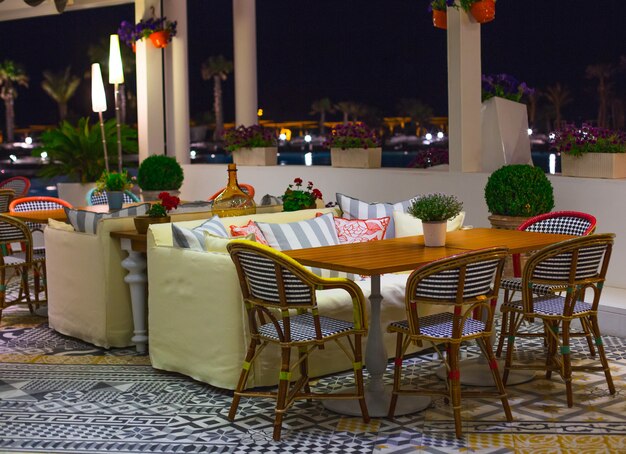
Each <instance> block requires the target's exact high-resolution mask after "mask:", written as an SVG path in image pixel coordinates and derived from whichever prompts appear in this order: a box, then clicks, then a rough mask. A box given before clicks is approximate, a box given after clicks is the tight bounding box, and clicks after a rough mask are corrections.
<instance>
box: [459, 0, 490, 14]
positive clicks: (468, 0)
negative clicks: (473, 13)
mask: <svg viewBox="0 0 626 454" xmlns="http://www.w3.org/2000/svg"><path fill="white" fill-rule="evenodd" d="M479 1H482V0H459V5H460V6H461V8H463V9H464V10H465V11H468V12H469V10H470V9H471V8H472V5H473V4H474V3H477V2H479ZM493 2H494V3H495V2H496V0H493Z"/></svg>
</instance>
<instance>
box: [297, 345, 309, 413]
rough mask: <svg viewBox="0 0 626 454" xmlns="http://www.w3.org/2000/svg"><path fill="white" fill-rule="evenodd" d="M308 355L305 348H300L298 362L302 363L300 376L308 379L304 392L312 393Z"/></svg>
mask: <svg viewBox="0 0 626 454" xmlns="http://www.w3.org/2000/svg"><path fill="white" fill-rule="evenodd" d="M306 356H307V353H306V348H305V347H300V348H299V349H298V360H299V361H300V376H301V377H306V381H305V382H304V392H306V393H309V394H310V393H311V385H310V384H309V361H308V359H307V357H306ZM307 400H308V402H311V399H307Z"/></svg>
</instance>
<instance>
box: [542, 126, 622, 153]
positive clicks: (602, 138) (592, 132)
mask: <svg viewBox="0 0 626 454" xmlns="http://www.w3.org/2000/svg"><path fill="white" fill-rule="evenodd" d="M552 148H554V149H556V150H557V151H558V152H561V153H567V154H570V155H572V156H580V155H582V154H584V153H626V134H624V132H622V131H611V130H610V129H606V128H597V127H593V126H591V125H589V124H586V123H583V124H582V125H581V127H580V128H579V127H577V126H576V125H573V124H566V125H565V126H563V128H561V129H560V130H559V131H557V132H556V134H555V138H554V140H553V143H552Z"/></svg>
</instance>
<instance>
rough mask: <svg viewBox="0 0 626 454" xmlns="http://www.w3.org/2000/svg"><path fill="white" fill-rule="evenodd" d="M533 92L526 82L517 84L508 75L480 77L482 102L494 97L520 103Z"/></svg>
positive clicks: (514, 79) (513, 78) (516, 81)
mask: <svg viewBox="0 0 626 454" xmlns="http://www.w3.org/2000/svg"><path fill="white" fill-rule="evenodd" d="M534 92H535V90H534V89H533V88H530V87H529V86H528V85H527V84H526V82H519V81H518V80H517V79H516V78H515V77H513V76H511V75H509V74H493V75H484V74H483V76H482V100H483V101H486V100H488V99H490V98H493V97H495V96H497V97H499V98H505V99H510V100H511V101H515V102H520V101H521V99H522V98H523V97H524V96H531V95H532V94H533V93H534Z"/></svg>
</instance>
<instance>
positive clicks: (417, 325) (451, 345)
mask: <svg viewBox="0 0 626 454" xmlns="http://www.w3.org/2000/svg"><path fill="white" fill-rule="evenodd" d="M507 255H508V250H507V249H506V248H492V249H483V250H480V251H474V252H468V253H466V254H460V255H456V256H453V257H448V258H446V259H442V260H437V261H435V262H432V263H430V264H428V265H426V266H424V267H422V268H419V269H417V270H415V271H414V272H413V273H411V275H410V276H409V278H408V280H407V284H406V294H405V303H406V311H407V315H408V320H402V321H398V322H394V323H391V324H390V325H389V326H388V327H387V331H388V332H390V333H396V334H397V341H396V355H395V362H394V377H393V392H392V396H391V403H390V406H389V417H390V418H393V416H394V413H395V409H396V403H397V400H398V396H400V395H443V396H446V397H448V398H449V399H450V402H451V403H452V410H453V413H454V426H455V431H456V436H457V437H459V438H460V437H461V436H462V426H461V398H464V397H472V398H482V397H498V398H500V400H501V401H502V406H503V407H504V413H505V415H506V419H507V420H508V421H512V420H513V416H512V414H511V409H510V407H509V401H508V398H507V395H506V391H505V389H504V385H503V384H502V379H501V377H500V373H499V371H498V363H497V362H496V360H495V356H494V354H493V349H492V345H491V335H492V333H493V317H494V310H495V302H496V297H497V295H498V284H499V282H500V278H501V275H502V269H503V267H504V260H505V258H506V256H507ZM494 279H495V280H494ZM493 282H495V284H494V285H493V286H492V283H493ZM425 304H431V305H437V306H448V307H449V308H450V309H453V312H444V313H440V314H435V315H428V316H426V317H420V316H419V315H418V306H421V305H425ZM472 339H475V340H477V341H478V345H479V346H480V349H481V352H482V354H483V355H485V356H486V358H487V360H488V363H487V364H486V366H487V365H488V366H489V368H490V370H491V375H492V376H493V380H494V382H495V385H496V391H491V390H489V391H465V390H463V391H462V390H461V384H460V378H461V370H460V369H461V363H460V362H459V350H460V346H461V343H462V342H464V341H467V340H472ZM423 341H428V342H430V343H432V345H433V347H434V348H435V350H437V352H439V354H440V356H441V357H444V355H443V354H442V352H441V351H440V347H439V346H438V344H441V343H443V344H444V345H445V346H446V348H447V350H448V354H447V355H445V357H446V367H447V369H448V376H447V381H446V389H437V388H432V387H424V386H422V387H417V388H415V387H410V388H406V387H405V388H403V387H402V363H403V357H404V354H405V352H406V351H407V348H408V347H409V346H410V345H411V344H412V343H416V344H418V345H421V343H422V342H423Z"/></svg>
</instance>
